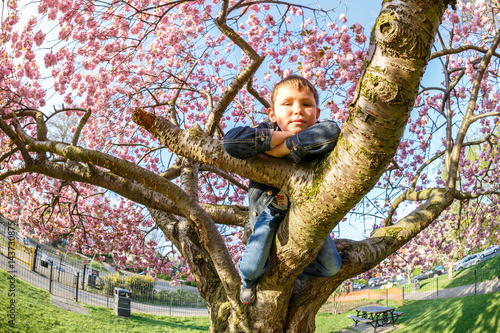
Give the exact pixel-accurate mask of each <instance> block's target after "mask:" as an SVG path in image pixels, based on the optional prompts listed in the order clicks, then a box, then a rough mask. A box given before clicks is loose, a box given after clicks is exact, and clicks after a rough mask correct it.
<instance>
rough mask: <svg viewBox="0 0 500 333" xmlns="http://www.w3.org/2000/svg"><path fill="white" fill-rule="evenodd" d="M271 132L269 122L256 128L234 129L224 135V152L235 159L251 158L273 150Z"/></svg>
mask: <svg viewBox="0 0 500 333" xmlns="http://www.w3.org/2000/svg"><path fill="white" fill-rule="evenodd" d="M273 132H274V131H273V129H272V123H269V122H262V123H260V124H259V125H258V126H257V127H250V126H239V127H235V128H233V129H231V130H229V131H228V132H227V133H226V134H225V135H224V139H223V146H224V150H225V151H226V153H228V154H229V155H230V156H232V157H235V158H239V159H247V158H252V157H254V156H255V155H256V154H257V153H263V152H266V151H269V150H271V149H272V148H273V145H272V138H273Z"/></svg>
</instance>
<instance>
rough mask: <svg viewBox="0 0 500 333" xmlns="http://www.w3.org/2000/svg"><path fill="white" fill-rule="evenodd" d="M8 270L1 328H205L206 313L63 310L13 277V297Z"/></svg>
mask: <svg viewBox="0 0 500 333" xmlns="http://www.w3.org/2000/svg"><path fill="white" fill-rule="evenodd" d="M8 276H9V275H8V274H7V272H6V271H4V270H0V332H9V333H11V332H12V333H14V332H16V333H31V332H33V333H39V332H44V333H45V332H47V333H48V332H60V333H69V332H78V333H80V332H106V333H114V332H116V333H123V332H127V333H132V332H137V333H139V332H141V333H149V332H169V333H184V332H207V331H208V328H209V326H210V322H209V320H208V317H185V318H181V317H166V316H154V315H148V314H141V313H132V315H131V317H130V318H124V317H117V316H116V315H115V314H114V313H113V310H112V309H106V308H102V307H94V306H87V305H85V308H86V309H87V311H88V312H89V315H88V316H86V315H81V314H77V313H74V312H70V311H66V310H63V309H61V308H58V307H56V306H54V305H52V303H51V300H50V294H49V293H48V292H46V291H44V290H41V289H38V288H36V287H33V286H31V285H29V284H27V283H25V282H23V281H20V280H16V284H15V286H16V290H15V297H11V296H9V295H8V293H9V290H8V285H9V281H8V280H7V278H8ZM11 299H13V300H15V316H16V318H15V326H14V327H12V326H10V325H9V323H8V320H9V318H8V317H7V313H6V310H7V309H8V305H9V302H10V300H11Z"/></svg>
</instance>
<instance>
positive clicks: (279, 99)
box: [268, 75, 320, 134]
mask: <svg viewBox="0 0 500 333" xmlns="http://www.w3.org/2000/svg"><path fill="white" fill-rule="evenodd" d="M318 103H319V96H318V91H317V90H316V88H315V87H314V86H313V85H312V83H311V82H309V80H307V79H305V78H303V77H302V76H298V75H290V76H288V77H286V78H285V79H283V80H281V81H279V82H278V83H276V84H275V85H274V88H273V91H272V92H271V107H270V108H269V109H268V115H269V119H271V121H272V122H275V123H277V124H278V126H279V127H280V129H281V130H283V131H288V132H292V133H293V134H297V133H299V132H301V131H303V130H305V129H306V128H309V127H311V126H312V125H314V124H315V123H316V122H317V121H318V118H319V113H320V110H319V108H318V106H317V105H318Z"/></svg>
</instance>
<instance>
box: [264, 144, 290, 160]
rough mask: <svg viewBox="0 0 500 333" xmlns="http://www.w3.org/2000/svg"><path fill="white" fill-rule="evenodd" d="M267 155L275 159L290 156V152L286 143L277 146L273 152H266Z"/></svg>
mask: <svg viewBox="0 0 500 333" xmlns="http://www.w3.org/2000/svg"><path fill="white" fill-rule="evenodd" d="M264 153H265V154H267V155H270V156H274V157H283V156H286V155H289V154H290V150H289V149H288V148H287V147H286V144H285V143H284V142H282V143H280V144H279V145H277V146H274V148H273V149H272V150H269V151H266V152H264Z"/></svg>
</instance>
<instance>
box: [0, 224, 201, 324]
mask: <svg viewBox="0 0 500 333" xmlns="http://www.w3.org/2000/svg"><path fill="white" fill-rule="evenodd" d="M2 229H3V230H2ZM5 230H7V231H5ZM8 230H13V229H7V228H6V227H5V225H4V224H3V223H0V231H1V232H2V235H3V236H1V237H0V268H1V269H5V270H6V271H7V272H9V271H10V272H15V277H17V278H19V279H21V280H23V281H25V282H27V283H29V284H31V285H34V286H36V287H39V288H41V289H44V290H47V291H48V292H49V293H51V294H52V295H55V296H59V297H63V298H66V299H70V300H75V301H77V302H81V303H85V304H89V305H94V306H102V307H107V308H112V307H113V291H114V289H115V287H116V288H121V289H126V290H128V291H130V292H131V312H142V313H150V314H156V315H167V316H206V315H208V311H207V307H206V303H205V301H204V300H203V298H202V297H201V296H200V295H199V293H198V292H196V291H193V290H192V289H193V288H192V287H191V288H189V289H190V290H186V289H187V288H188V287H183V288H184V290H183V289H182V288H181V289H178V288H175V287H171V286H170V285H168V283H167V282H165V281H157V280H155V279H154V278H153V277H151V276H146V275H137V274H131V275H120V274H119V273H116V272H109V271H108V270H106V269H105V268H104V267H103V266H101V265H99V266H97V265H95V264H94V265H90V264H89V263H84V262H83V258H82V259H81V260H78V259H75V258H72V257H70V256H68V255H66V254H62V253H60V252H58V251H56V250H54V249H52V248H50V247H47V246H44V245H42V244H38V243H36V242H34V241H32V240H30V239H24V238H22V237H20V236H19V235H17V233H16V232H11V233H10V235H9V232H8ZM12 268H14V270H13V269H12Z"/></svg>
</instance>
